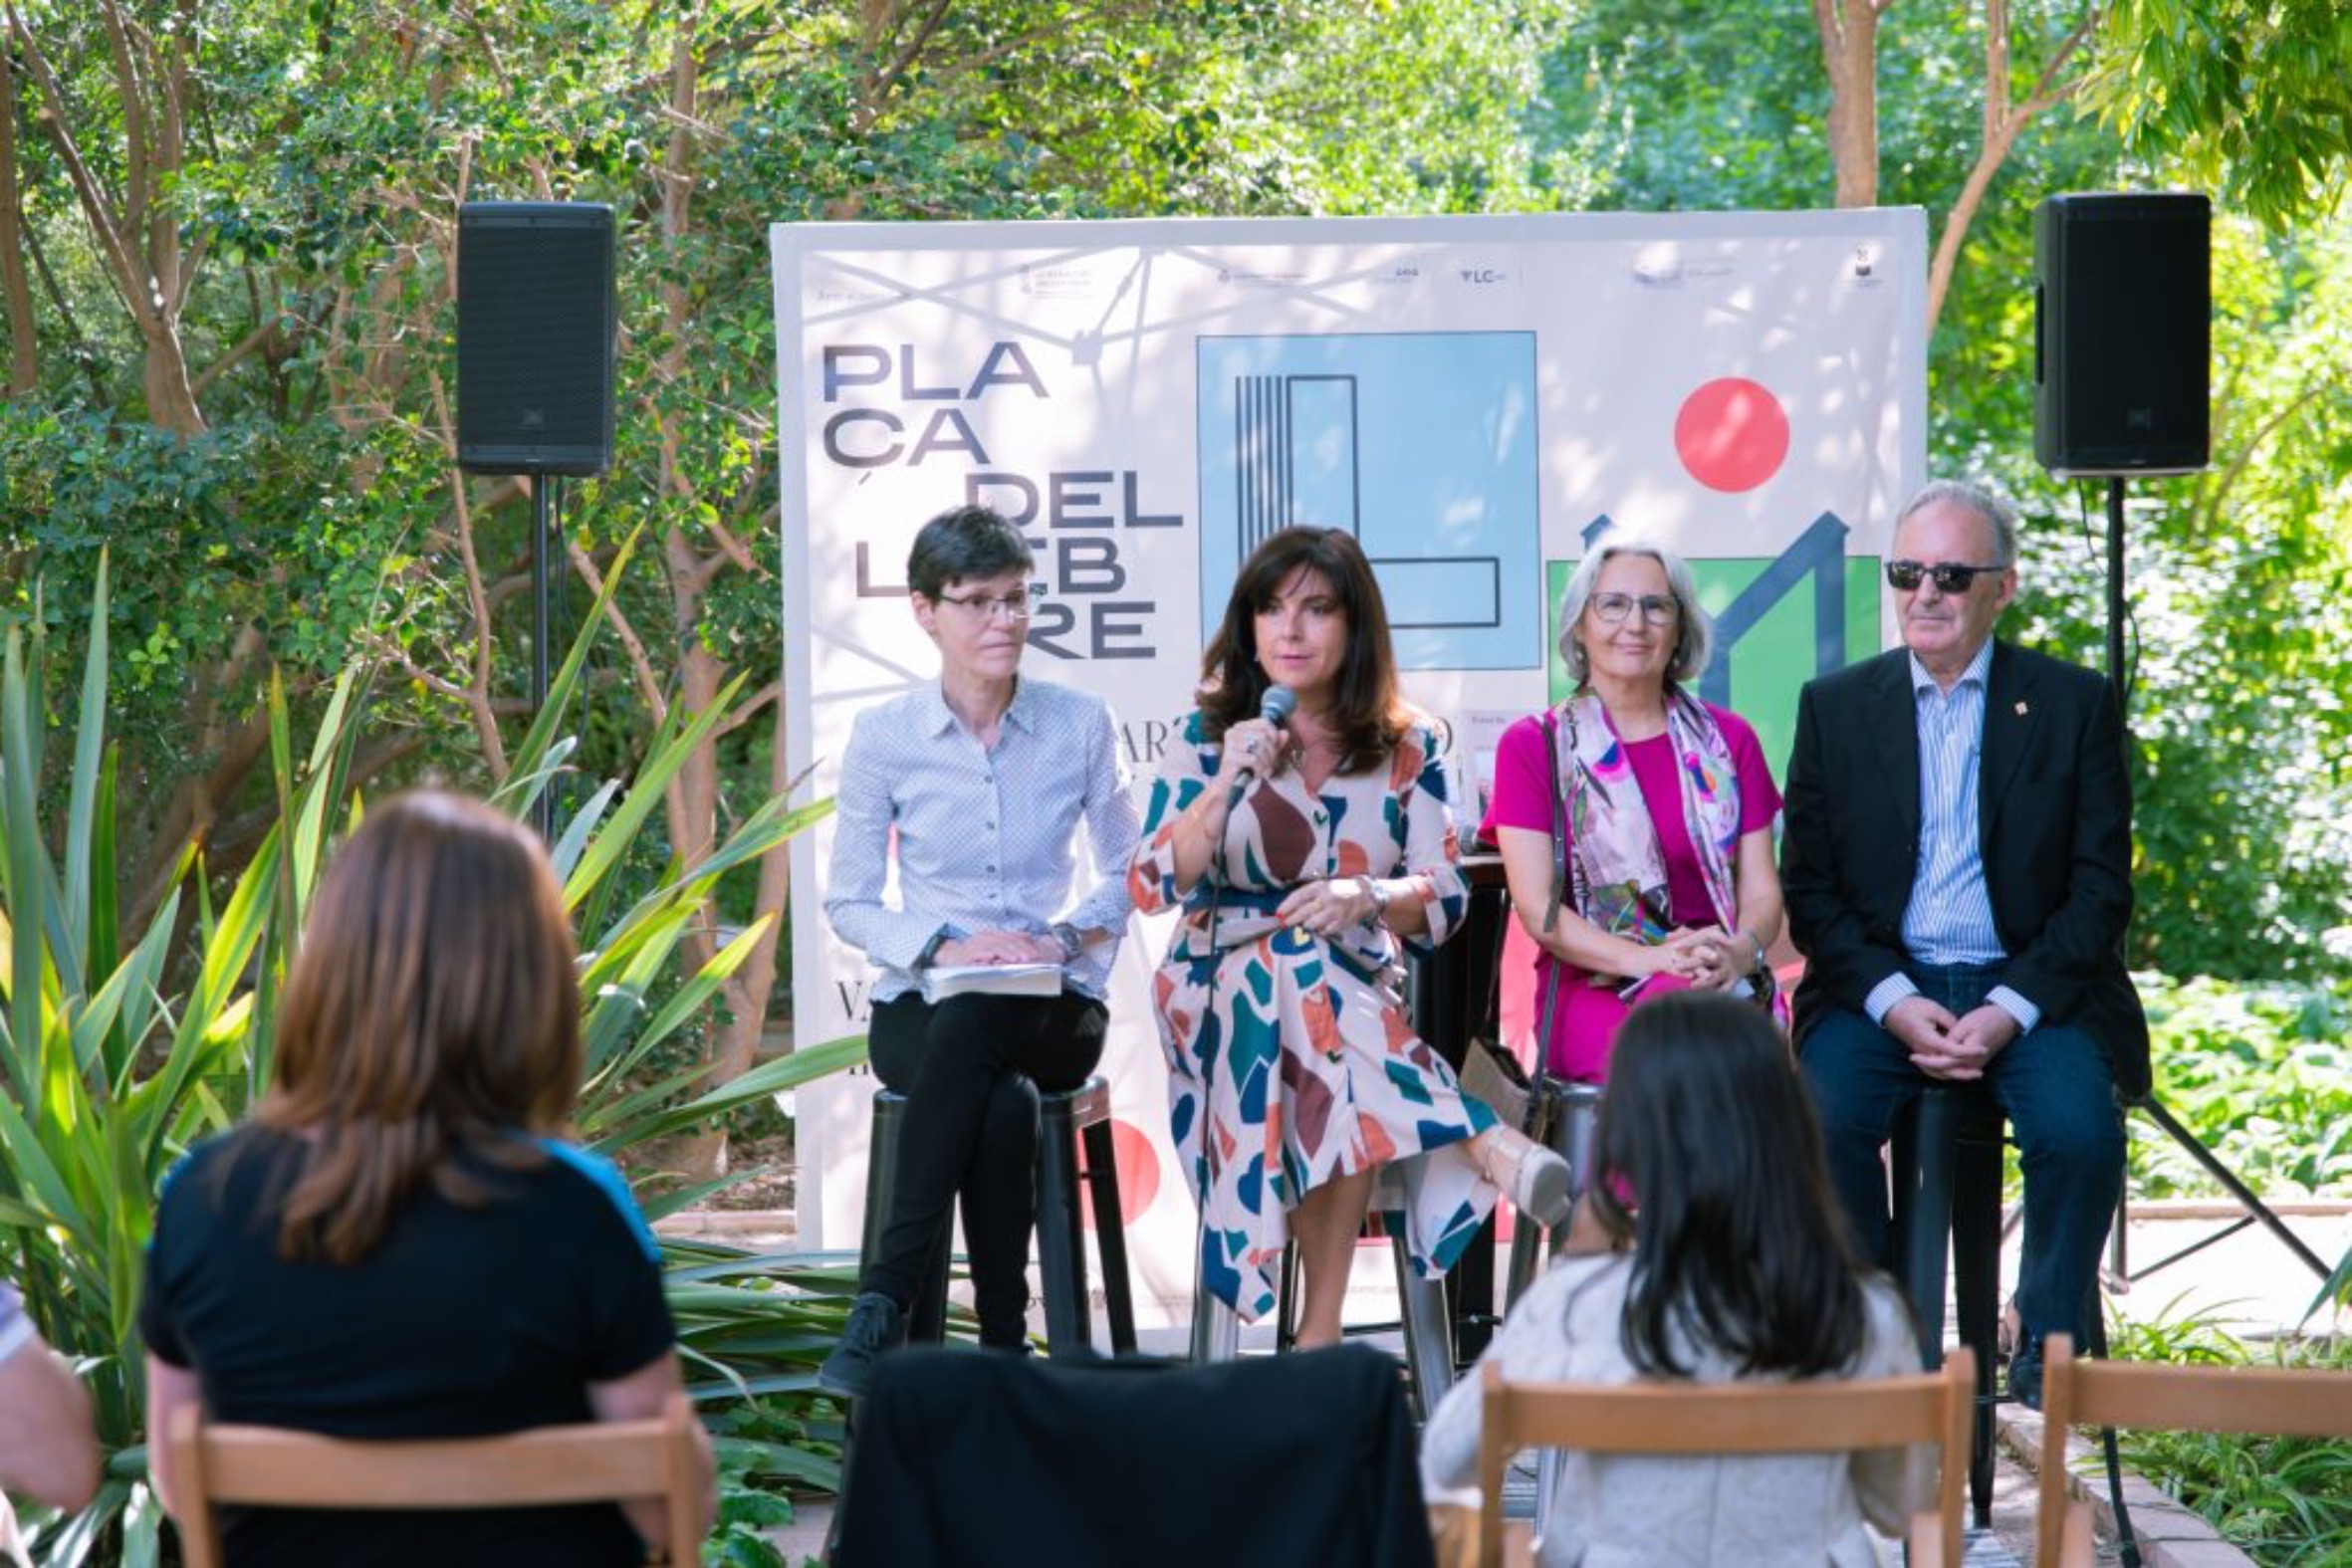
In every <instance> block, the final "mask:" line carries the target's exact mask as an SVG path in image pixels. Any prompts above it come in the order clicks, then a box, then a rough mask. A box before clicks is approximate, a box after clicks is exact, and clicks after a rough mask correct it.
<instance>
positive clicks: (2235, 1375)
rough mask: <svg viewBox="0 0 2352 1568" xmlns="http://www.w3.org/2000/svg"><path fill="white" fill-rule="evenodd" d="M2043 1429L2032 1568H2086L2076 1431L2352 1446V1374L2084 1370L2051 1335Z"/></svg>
mask: <svg viewBox="0 0 2352 1568" xmlns="http://www.w3.org/2000/svg"><path fill="white" fill-rule="evenodd" d="M2041 1421H2042V1426H2041V1481H2040V1492H2041V1495H2040V1498H2039V1513H2038V1515H2037V1516H2036V1518H2035V1520H2034V1536H2035V1547H2034V1561H2035V1562H2037V1563H2040V1564H2042V1565H2043V1568H2049V1565H2051V1564H2064V1565H2072V1564H2076V1563H2081V1564H2088V1563H2089V1562H2090V1561H2091V1541H2090V1537H2089V1534H2088V1532H2087V1531H2079V1534H2078V1538H2076V1539H2074V1540H2071V1541H2070V1540H2068V1539H2066V1533H2067V1532H2066V1526H2067V1514H2068V1511H2069V1510H2068V1508H2067V1505H2066V1432H2067V1429H2068V1428H2070V1427H2147V1428H2154V1429H2156V1430H2158V1431H2170V1432H2247V1433H2266V1434H2275V1435H2276V1436H2278V1437H2282V1438H2352V1372H2324V1371H2320V1370H2318V1369H2317V1368H2310V1369H2296V1368H2287V1367H2168V1366H2155V1365H2150V1364H2148V1363H2146V1362H2130V1361H2081V1360H2077V1359H2075V1355H2074V1340H2073V1337H2072V1336H2071V1335H2067V1334H2052V1335H2050V1337H2049V1338H2048V1339H2047V1340H2045V1341H2044V1342H2043V1344H2042V1374H2041Z"/></svg>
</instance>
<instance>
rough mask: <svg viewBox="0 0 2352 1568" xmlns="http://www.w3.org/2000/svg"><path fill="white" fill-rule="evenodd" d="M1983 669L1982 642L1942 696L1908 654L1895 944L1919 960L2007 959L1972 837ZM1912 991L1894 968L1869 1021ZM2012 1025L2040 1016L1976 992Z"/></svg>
mask: <svg viewBox="0 0 2352 1568" xmlns="http://www.w3.org/2000/svg"><path fill="white" fill-rule="evenodd" d="M1992 670H1993V643H1992V641H1991V640H1990V639H1988V640H1987V641H1986V643H1985V646H1983V647H1982V648H1979V649H1978V650H1977V656H1976V657H1975V658H1974V659H1971V660H1970V661H1969V667H1968V668H1967V669H1966V670H1964V671H1962V672H1961V677H1960V679H1959V680H1958V681H1956V682H1954V683H1953V687H1952V690H1951V691H1949V692H1946V691H1945V690H1944V689H1943V688H1942V687H1940V686H1938V685H1937V684H1936V678H1935V677H1934V676H1932V675H1930V674H1929V673H1928V672H1927V670H1926V669H1925V668H1924V667H1922V666H1921V664H1920V662H1919V657H1918V655H1916V654H1914V655H1913V656H1912V659H1911V696H1912V702H1913V706H1914V712H1915V714H1916V716H1917V720H1918V724H1919V860H1918V863H1917V866H1916V868H1915V870H1914V873H1913V876H1912V879H1911V902H1910V903H1909V904H1908V905H1907V906H1905V908H1904V910H1903V946H1904V948H1905V950H1906V951H1908V952H1909V953H1910V955H1911V957H1912V959H1913V960H1914V961H1915V962H1917V963H1921V964H1929V965H1936V966H1943V965H1959V964H1965V965H1973V966H1977V967H1981V968H1990V967H1992V966H1995V965H1998V964H2000V963H2002V962H2004V961H2005V960H2006V959H2007V958H2008V956H2009V955H2008V950H2007V949H2006V948H2003V947H2002V946H2001V945H2000V931H1999V927H1998V926H1997V925H1996V924H1995V922H1994V919H1993V896H1992V894H1991V893H1989V892H1987V891H1986V887H1985V856H1984V851H1983V849H1982V847H1981V846H1980V843H1979V833H1980V828H1981V817H1980V814H1979V813H1980V810H1981V808H1982V798H1981V793H1980V790H1979V785H1978V780H1979V776H1980V774H1981V773H1982V771H1983V763H1984V756H1985V683H1986V680H1987V679H1988V678H1989V677H1990V675H1991V673H1992ZM1918 991H1919V987H1918V986H1916V985H1914V984H1913V983H1912V980H1911V977H1910V976H1908V975H1906V974H1903V973H1902V972H1901V971H1897V972H1896V973H1894V974H1892V975H1889V976H1888V977H1887V978H1886V979H1885V980H1882V981H1880V982H1879V983H1878V985H1877V986H1875V987H1873V988H1872V989H1871V992H1870V995H1869V996H1868V997H1866V998H1865V999H1863V1003H1862V1007H1863V1010H1865V1011H1866V1012H1868V1013H1869V1014H1870V1020H1871V1021H1872V1022H1873V1023H1880V1024H1883V1023H1884V1022H1885V1021H1886V1015H1887V1012H1888V1010H1889V1009H1890V1008H1893V1007H1894V1006H1895V1004H1896V1003H1898V1002H1901V1001H1902V1000H1903V999H1904V998H1906V997H1910V996H1914V995H1916V994H1917V993H1918ZM1985 1000H1986V1001H1988V1002H1991V1003H1993V1004H1994V1005H1995V1006H1997V1007H1999V1008H2000V1009H2001V1010H2002V1011H2004V1012H2006V1013H2007V1014H2008V1015H2009V1016H2010V1017H2012V1018H2015V1019H2016V1020H2017V1027H2018V1028H2019V1030H2025V1029H2030V1028H2032V1027H2033V1025H2034V1024H2036V1023H2038V1022H2040V1021H2041V1009H2040V1008H2037V1007H2035V1006H2034V1005H2033V1004H2032V1003H2030V1002H2028V1001H2026V1000H2025V999H2024V998H2023V997H2021V996H2019V995H2018V994H2017V993H2016V992H2014V991H2012V990H2010V989H2009V988H2008V987H2006V986H1996V987H1994V988H1993V990H1992V991H1991V992H1989V993H1988V994H1987V995H1986V999H1985Z"/></svg>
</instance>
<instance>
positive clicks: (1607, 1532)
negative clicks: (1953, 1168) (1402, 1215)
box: [1422, 991, 1926, 1568]
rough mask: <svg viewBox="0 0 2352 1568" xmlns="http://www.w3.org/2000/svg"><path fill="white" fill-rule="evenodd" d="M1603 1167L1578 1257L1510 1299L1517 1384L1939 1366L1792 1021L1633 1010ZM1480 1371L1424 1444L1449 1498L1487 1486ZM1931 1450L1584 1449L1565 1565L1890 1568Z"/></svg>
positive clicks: (1509, 1332) (1738, 1012)
mask: <svg viewBox="0 0 2352 1568" xmlns="http://www.w3.org/2000/svg"><path fill="white" fill-rule="evenodd" d="M1597 1137H1598V1149H1597V1153H1596V1156H1595V1164H1596V1169H1597V1171H1598V1172H1599V1179H1598V1180H1596V1181H1595V1182H1594V1184H1593V1186H1592V1188H1591V1190H1590V1192H1589V1194H1588V1196H1587V1197H1586V1199H1585V1200H1584V1203H1585V1205H1587V1206H1589V1209H1588V1211H1587V1210H1585V1209H1580V1210H1579V1213H1578V1234H1579V1237H1580V1239H1579V1240H1576V1241H1572V1242H1571V1248H1572V1249H1576V1248H1581V1250H1578V1251H1576V1255H1571V1256H1569V1257H1567V1258H1566V1259H1564V1260H1563V1261H1561V1262H1560V1263H1559V1264H1558V1265H1557V1266H1555V1267H1554V1268H1553V1269H1552V1270H1551V1271H1550V1272H1549V1273H1547V1274H1545V1275H1544V1276H1543V1277H1542V1278H1540V1279H1538V1280H1537V1281H1536V1282H1535V1283H1534V1285H1532V1286H1531V1287H1530V1288H1529V1290H1528V1292H1527V1294H1526V1295H1525V1296H1523V1297H1522V1298H1521V1299H1520V1301H1519V1303H1518V1304H1517V1305H1516V1306H1514V1307H1513V1308H1512V1311H1511V1316H1510V1318H1509V1319H1508V1320H1507V1321H1506V1322H1505V1323H1504V1325H1503V1328H1502V1330H1501V1332H1500V1333H1498V1334H1497V1335H1496V1338H1495V1342H1494V1344H1493V1345H1491V1346H1490V1347H1488V1350H1487V1353H1486V1357H1485V1358H1484V1359H1486V1360H1491V1361H1496V1362H1499V1363H1500V1364H1501V1365H1502V1367H1503V1369H1504V1371H1505V1373H1506V1374H1507V1375H1509V1376H1510V1377H1511V1378H1512V1379H1513V1380H1514V1381H1517V1382H1557V1383H1599V1384H1622V1383H1631V1382H1634V1381H1636V1380H1638V1379H1645V1378H1666V1379H1689V1380H1693V1381H1697V1382H1703V1383H1721V1382H1729V1381H1732V1380H1735V1379H1747V1378H1760V1379H1792V1378H1881V1377H1901V1376H1908V1375H1910V1374H1914V1373H1916V1372H1918V1371H1919V1350H1918V1342H1917V1340H1916V1338H1915V1337H1914V1334H1913V1330H1912V1324H1911V1315H1910V1309H1909V1307H1908V1306H1907V1305H1906V1304H1905V1303H1904V1300H1903V1298H1902V1296H1901V1295H1900V1294H1899V1293H1898V1292H1897V1291H1896V1289H1895V1287H1894V1284H1893V1282H1892V1281H1890V1280H1888V1279H1887V1278H1885V1277H1884V1276H1883V1275H1880V1274H1877V1273H1874V1272H1872V1271H1871V1270H1869V1268H1868V1267H1867V1266H1866V1265H1865V1264H1864V1263H1863V1262H1862V1261H1861V1260H1860V1258H1859V1257H1858V1256H1857V1255H1856V1253H1855V1252H1854V1249H1853V1245H1852V1243H1851V1241H1850V1240H1849V1239H1848V1236H1847V1232H1846V1227H1845V1224H1844V1221H1843V1218H1842V1217H1841V1216H1840V1214H1839V1212H1838V1209H1837V1204H1836V1200H1835V1199H1834V1198H1833V1197H1832V1196H1831V1193H1830V1188H1829V1176H1828V1171H1827V1168H1826V1166H1825V1165H1824V1164H1823V1160H1822V1152H1821V1135H1820V1130H1819V1128H1818V1126H1817V1124H1816V1123H1815V1122H1814V1119H1813V1114H1812V1107H1811V1105H1810V1103H1809V1102H1808V1101H1807V1099H1806V1096H1805V1092H1804V1089H1803V1086H1802V1085H1801V1083H1800V1082H1799V1081H1798V1079H1797V1076H1796V1073H1795V1071H1794V1069H1793V1068H1792V1067H1791V1066H1790V1064H1789V1061H1788V1046H1787V1043H1786V1041H1784V1040H1783V1039H1782V1038H1781V1037H1780V1033H1779V1031H1778V1030H1777V1029H1776V1028H1774V1027H1773V1026H1772V1024H1771V1022H1770V1021H1769V1020H1768V1019H1766V1018H1765V1017H1764V1014H1763V1013H1762V1012H1761V1011H1759V1010H1758V1009H1757V1008H1755V1007H1753V1006H1751V1005H1750V1004H1748V1003H1745V1002H1742V1001H1738V1000H1736V999H1734V998H1732V997H1729V996H1726V995H1724V994H1722V993H1720V992H1707V991H1683V992H1677V993H1673V994H1670V995H1667V996H1663V997H1659V998H1656V999H1654V1000H1652V1001H1650V1002H1647V1003H1644V1004H1643V1005H1642V1006H1641V1007H1638V1008H1634V1009H1633V1010H1632V1012H1631V1013H1630V1014H1628V1015H1627V1017H1626V1020H1625V1022H1624V1024H1623V1025H1622V1027H1621V1028H1620V1029H1619V1031H1618V1035H1617V1043H1616V1050H1615V1054H1614V1058H1613V1061H1612V1068H1611V1072H1610V1077H1609V1092H1608V1097H1607V1098H1606V1099H1605V1100H1604V1101H1603V1102H1602V1104H1601V1112H1600V1127H1599V1131H1598V1134H1597ZM1480 1414H1481V1413H1480V1380H1479V1379H1478V1378H1477V1377H1475V1376H1474V1377H1465V1378H1464V1379H1463V1380H1462V1381H1461V1382H1460V1383H1458V1384H1457V1385H1455V1387H1454V1389H1453V1390H1452V1391H1451V1392H1450V1393H1449V1394H1447V1396H1446V1398H1445V1400H1444V1401H1443V1402H1442V1403H1441V1404H1440V1405H1439V1406H1438V1409H1437V1413H1436V1415H1435V1416H1434V1417H1433V1418H1432V1419H1431V1421H1430V1424H1429V1430H1428V1432H1427V1433H1426V1434H1425V1436H1424V1439H1423V1443H1422V1472H1423V1475H1424V1477H1425V1479H1426V1480H1427V1481H1428V1483H1429V1486H1430V1489H1431V1492H1432V1494H1433V1495H1434V1494H1435V1493H1436V1492H1437V1491H1438V1490H1440V1489H1446V1488H1458V1487H1461V1486H1464V1485H1466V1484H1471V1483H1473V1482H1474V1478H1475V1476H1476V1473H1477V1466H1478V1445H1479V1425H1480ZM1924 1466H1925V1456H1924V1452H1923V1454H1917V1455H1915V1454H1908V1453H1906V1452H1905V1451H1902V1450H1883V1451H1871V1452H1867V1453H1862V1454H1854V1455H1847V1454H1819V1455H1740V1456H1711V1457H1697V1458H1694V1457H1685V1456H1641V1455H1605V1454H1582V1453H1568V1454H1564V1455H1563V1456H1562V1457H1561V1462H1560V1465H1559V1475H1558V1481H1557V1484H1556V1487H1555V1489H1554V1491H1553V1493H1552V1496H1551V1504H1550V1509H1549V1522H1548V1527H1547V1529H1546V1532H1545V1535H1544V1538H1543V1540H1542V1542H1541V1546H1540V1551H1539V1561H1541V1562H1542V1563H1544V1564H1547V1565H1565V1564H1571V1563H1583V1562H1607V1563H1611V1564H1625V1565H1629V1568H1630V1565H1638V1564H1657V1565H1661V1568H1663V1565H1666V1564H1678V1563H1702V1562H1733V1561H1737V1562H1740V1563H1742V1564H1744V1565H1749V1568H1774V1565H1784V1568H1800V1565H1801V1568H1821V1565H1822V1564H1824V1563H1826V1564H1831V1565H1833V1568H1873V1565H1875V1564H1876V1563H1877V1561H1878V1558H1877V1555H1876V1551H1875V1549H1874V1547H1873V1545H1872V1543H1871V1539H1870V1536H1869V1532H1868V1531H1867V1530H1865V1529H1864V1527H1863V1526H1864V1521H1865V1520H1867V1521H1868V1522H1869V1523H1871V1524H1875V1525H1876V1526H1878V1527H1879V1528H1880V1529H1881V1530H1884V1531H1887V1532H1889V1533H1892V1532H1894V1531H1896V1530H1898V1529H1900V1528H1901V1525H1902V1522H1903V1520H1904V1518H1905V1516H1906V1514H1907V1513H1908V1512H1909V1511H1910V1510H1911V1509H1912V1508H1913V1507H1914V1506H1916V1505H1917V1497H1918V1492H1919V1487H1920V1485H1921V1484H1922V1483H1923V1482H1924V1480H1925V1473H1926V1471H1925V1467H1924Z"/></svg>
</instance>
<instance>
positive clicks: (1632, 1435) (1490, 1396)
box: [1478, 1346, 1977, 1568]
mask: <svg viewBox="0 0 2352 1568" xmlns="http://www.w3.org/2000/svg"><path fill="white" fill-rule="evenodd" d="M1481 1377H1482V1380H1483V1387H1484V1390H1485V1408H1484V1419H1483V1420H1482V1422H1481V1424H1480V1432H1479V1456H1478V1472H1479V1473H1478V1479H1479V1562H1480V1563H1481V1565H1482V1568H1501V1565H1502V1563H1503V1533H1504V1532H1503V1477H1504V1472H1505V1471H1506V1470H1507V1469H1508V1468H1509V1467H1510V1464H1511V1456H1513V1455H1514V1454H1517V1453H1518V1452H1519V1451H1520V1450H1522V1449H1526V1448H1558V1449H1579V1450H1583V1451H1584V1452H1586V1453H1593V1454H1667V1455H1671V1454H1688V1455H1720V1454H1808V1453H1821V1452H1828V1451H1837V1450H1846V1451H1852V1450H1859V1449H1888V1448H1900V1447H1907V1446H1909V1445H1912V1444H1920V1443H1932V1444H1935V1445H1936V1446H1937V1448H1938V1450H1939V1452H1940V1458H1941V1461H1942V1462H1941V1466H1940V1469H1939V1471H1938V1477H1937V1485H1936V1494H1937V1508H1936V1510H1935V1511H1934V1512H1933V1513H1922V1514H1919V1515H1917V1516H1915V1517H1914V1518H1913V1519H1912V1521H1911V1527H1910V1530H1909V1541H1910V1544H1911V1564H1912V1568H1935V1565H1951V1568H1958V1564H1959V1562H1960V1557H1961V1506H1962V1482H1963V1481H1964V1480H1965V1479H1966V1478H1967V1476H1968V1467H1969V1428H1970V1420H1971V1417H1972V1416H1973V1414H1974V1411H1975V1400H1976V1392H1977V1359H1976V1356H1975V1355H1974V1354H1973V1353H1972V1352H1971V1351H1970V1350H1969V1349H1968V1348H1967V1347H1966V1346H1963V1347H1961V1348H1960V1349H1957V1350H1955V1351H1954V1352H1953V1353H1952V1354H1951V1356H1950V1357H1948V1358H1947V1359H1946V1360H1945V1363H1944V1370H1943V1371H1942V1372H1939V1373H1933V1374H1928V1373H1923V1374H1921V1375H1920V1376H1918V1377H1908V1378H1854V1379H1845V1380H1835V1379H1823V1380H1820V1381H1816V1382H1806V1383H1642V1384H1632V1385H1613V1386H1609V1387H1595V1386H1593V1385H1591V1384H1584V1383H1511V1382H1508V1381H1506V1380H1505V1379H1504V1376H1503V1369H1502V1368H1501V1367H1499V1366H1497V1365H1496V1364H1495V1363H1494V1362H1491V1361H1490V1362H1488V1363H1487V1365H1486V1368H1485V1370H1484V1371H1483V1372H1482V1374H1481Z"/></svg>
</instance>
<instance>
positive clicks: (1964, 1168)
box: [1952, 1137, 2000, 1529]
mask: <svg viewBox="0 0 2352 1568" xmlns="http://www.w3.org/2000/svg"><path fill="white" fill-rule="evenodd" d="M1953 1166H1954V1171H1953V1179H1952V1188H1953V1198H1952V1294H1953V1304H1954V1308H1955V1315H1956V1316H1957V1317H1958V1318H1959V1326H1960V1342H1961V1343H1962V1344H1964V1345H1967V1346H1968V1347H1970V1348H1971V1349H1972V1350H1974V1351H1975V1352H1976V1353H1977V1424H1976V1430H1975V1432H1974V1433H1973V1435H1972V1437H1971V1441H1970V1445H1969V1500H1970V1502H1971V1503H1972V1504H1973V1505H1974V1507H1975V1509H1976V1517H1977V1527H1978V1528H1979V1529H1991V1528H1992V1527H1993V1479H1994V1474H1993V1471H1994V1457H1993V1442H1994V1426H1995V1423H1994V1400H1993V1372H1994V1367H1993V1361H1994V1355H1993V1350H1994V1341H1995V1335H1996V1330H1995V1324H1996V1323H1997V1322H1998V1321H1999V1317H2000V1144H1999V1141H1998V1140H1996V1141H1994V1142H1991V1143H1988V1142H1986V1141H1985V1140H1983V1139H1981V1138H1975V1137H1964V1138H1961V1139H1960V1140H1959V1146H1958V1148H1956V1149H1955V1150H1954V1151H1953Z"/></svg>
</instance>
